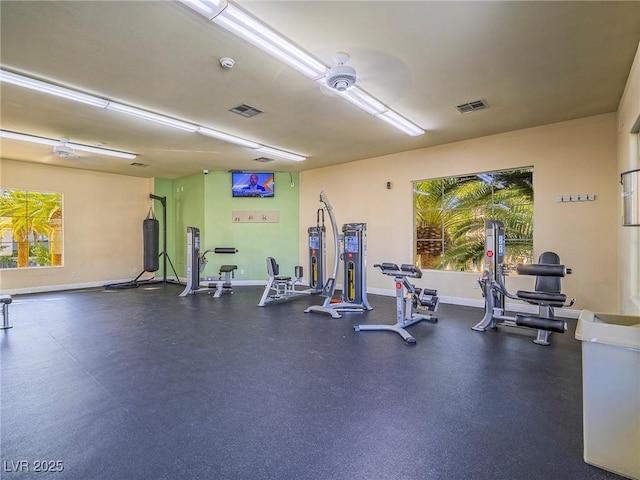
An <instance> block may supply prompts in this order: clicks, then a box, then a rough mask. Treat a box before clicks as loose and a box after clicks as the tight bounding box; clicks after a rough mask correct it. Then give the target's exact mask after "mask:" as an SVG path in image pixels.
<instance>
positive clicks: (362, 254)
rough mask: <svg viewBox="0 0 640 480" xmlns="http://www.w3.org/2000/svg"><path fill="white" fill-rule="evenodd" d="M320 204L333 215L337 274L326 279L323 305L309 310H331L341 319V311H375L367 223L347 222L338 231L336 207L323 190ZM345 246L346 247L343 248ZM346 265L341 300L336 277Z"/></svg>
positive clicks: (332, 226)
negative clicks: (369, 280) (370, 292)
mask: <svg viewBox="0 0 640 480" xmlns="http://www.w3.org/2000/svg"><path fill="white" fill-rule="evenodd" d="M320 203H321V204H322V205H323V208H324V210H326V211H327V213H328V214H329V220H330V222H331V229H332V232H333V240H334V252H335V258H334V264H333V274H332V276H331V277H330V278H328V279H327V280H326V282H325V283H324V286H323V287H322V291H321V292H320V295H322V296H323V297H324V298H325V299H324V302H323V304H322V305H312V306H310V307H308V308H307V309H306V310H305V313H309V312H315V313H327V314H329V315H331V316H332V317H333V318H341V317H342V315H341V314H340V312H364V311H365V310H372V309H373V307H371V305H370V304H369V300H368V298H367V276H366V267H367V224H366V223H347V224H344V225H343V226H342V234H338V225H337V223H336V219H335V217H334V215H333V207H332V206H331V204H330V203H329V199H328V198H327V196H326V194H325V193H324V192H320ZM341 245H342V247H343V248H342V249H341V248H340V247H341ZM341 261H342V264H343V274H344V285H343V287H342V295H341V296H340V300H338V301H335V300H334V298H333V296H334V294H335V291H336V279H337V277H338V271H339V268H340V262H341Z"/></svg>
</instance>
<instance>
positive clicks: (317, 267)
mask: <svg viewBox="0 0 640 480" xmlns="http://www.w3.org/2000/svg"><path fill="white" fill-rule="evenodd" d="M321 214H322V224H321V223H320V217H321ZM307 234H308V237H309V269H310V271H311V273H310V274H309V288H308V289H304V290H300V289H299V288H298V287H297V286H298V285H302V277H303V275H304V273H303V269H302V266H301V265H296V266H295V268H294V275H295V278H294V279H292V278H291V277H288V276H281V275H280V266H279V265H278V263H277V262H276V259H275V258H273V257H267V274H268V275H269V280H267V284H266V285H265V287H264V292H263V293H262V297H261V298H260V302H259V303H258V306H259V307H265V306H267V305H268V304H270V303H274V302H281V301H285V300H291V299H293V298H296V297H300V296H303V295H310V294H316V293H320V292H321V291H322V284H323V281H324V275H325V273H324V272H325V264H326V250H325V238H326V229H325V226H324V211H323V210H322V209H318V212H317V215H316V226H315V227H309V228H308V229H307Z"/></svg>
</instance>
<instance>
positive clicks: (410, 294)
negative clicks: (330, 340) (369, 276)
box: [353, 263, 439, 345]
mask: <svg viewBox="0 0 640 480" xmlns="http://www.w3.org/2000/svg"><path fill="white" fill-rule="evenodd" d="M374 267H378V268H379V269H380V270H381V271H382V273H383V274H384V275H389V276H391V277H394V279H395V282H396V323H395V325H356V326H355V327H353V328H354V330H355V331H356V332H362V331H365V330H385V331H390V332H396V333H397V334H398V335H400V336H401V337H402V338H403V340H404V341H405V342H406V343H407V344H408V345H415V343H416V340H415V338H413V337H412V336H411V335H410V334H409V332H407V331H406V330H405V328H406V327H409V326H411V325H413V324H415V323H418V322H421V321H423V320H426V321H427V322H430V323H437V322H438V319H437V318H436V317H434V316H432V315H431V314H426V315H424V314H420V313H414V311H413V310H414V308H415V309H416V310H422V311H426V312H435V311H436V310H437V309H438V303H439V299H438V292H437V291H436V290H431V289H427V288H416V287H415V286H414V285H413V284H412V283H411V282H409V280H408V279H409V278H422V271H421V270H420V269H419V268H417V267H416V266H415V265H411V264H402V265H401V266H400V267H398V265H396V264H395V263H379V264H375V265H374Z"/></svg>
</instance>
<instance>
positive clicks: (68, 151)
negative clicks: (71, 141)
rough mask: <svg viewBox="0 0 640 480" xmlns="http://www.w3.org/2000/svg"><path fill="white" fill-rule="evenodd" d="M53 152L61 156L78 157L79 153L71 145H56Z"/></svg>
mask: <svg viewBox="0 0 640 480" xmlns="http://www.w3.org/2000/svg"><path fill="white" fill-rule="evenodd" d="M53 153H54V154H55V155H56V156H58V157H60V158H76V157H77V155H76V154H75V152H74V151H73V149H72V148H71V147H68V146H66V145H56V146H55V147H53Z"/></svg>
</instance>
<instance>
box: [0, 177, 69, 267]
mask: <svg viewBox="0 0 640 480" xmlns="http://www.w3.org/2000/svg"><path fill="white" fill-rule="evenodd" d="M56 265H62V194H60V193H43V192H28V191H26V190H11V189H6V188H0V268H30V267H48V266H56Z"/></svg>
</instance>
